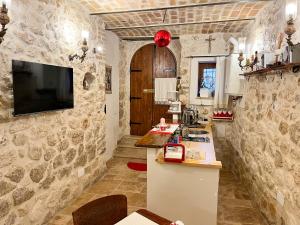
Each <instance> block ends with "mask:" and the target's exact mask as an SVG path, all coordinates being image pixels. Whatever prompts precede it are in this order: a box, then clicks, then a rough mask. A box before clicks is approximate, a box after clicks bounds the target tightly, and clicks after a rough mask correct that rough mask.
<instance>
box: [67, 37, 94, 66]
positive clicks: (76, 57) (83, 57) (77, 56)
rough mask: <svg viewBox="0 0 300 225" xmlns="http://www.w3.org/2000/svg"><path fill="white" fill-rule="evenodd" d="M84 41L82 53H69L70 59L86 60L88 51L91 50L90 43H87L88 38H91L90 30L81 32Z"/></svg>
mask: <svg viewBox="0 0 300 225" xmlns="http://www.w3.org/2000/svg"><path fill="white" fill-rule="evenodd" d="M81 36H82V38H83V41H82V45H81V50H82V52H83V53H82V55H81V56H80V55H78V54H74V55H69V60H70V61H73V60H74V59H79V60H80V61H81V62H83V61H84V59H85V57H86V53H87V51H88V50H89V47H88V44H87V39H88V38H89V32H88V31H82V34H81Z"/></svg>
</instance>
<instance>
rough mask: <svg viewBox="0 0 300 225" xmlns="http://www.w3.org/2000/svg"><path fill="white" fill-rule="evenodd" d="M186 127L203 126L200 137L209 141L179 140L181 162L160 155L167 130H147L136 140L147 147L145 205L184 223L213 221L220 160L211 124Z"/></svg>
mask: <svg viewBox="0 0 300 225" xmlns="http://www.w3.org/2000/svg"><path fill="white" fill-rule="evenodd" d="M190 130H196V131H197V130H206V131H207V132H208V133H207V134H201V137H208V138H209V139H210V142H209V143H206V142H192V141H184V142H182V144H184V145H185V148H186V160H185V161H184V162H182V163H172V162H165V161H164V159H163V149H162V148H163V146H164V145H165V144H166V143H167V142H168V140H169V138H170V137H171V134H159V133H153V132H149V133H147V134H146V135H145V136H144V137H143V138H142V139H141V140H140V141H138V142H137V143H136V146H138V147H147V209H148V210H150V211H152V212H154V213H159V214H160V215H162V216H163V217H166V218H170V219H171V220H173V221H176V220H182V221H183V222H184V224H185V225H199V224H205V225H216V224H217V205H218V186H219V171H220V169H221V168H222V163H221V162H220V161H217V160H216V155H215V149H214V143H213V135H212V129H211V125H210V124H208V125H206V127H205V128H190ZM196 152H197V154H194V153H196ZM174 206H176V207H174Z"/></svg>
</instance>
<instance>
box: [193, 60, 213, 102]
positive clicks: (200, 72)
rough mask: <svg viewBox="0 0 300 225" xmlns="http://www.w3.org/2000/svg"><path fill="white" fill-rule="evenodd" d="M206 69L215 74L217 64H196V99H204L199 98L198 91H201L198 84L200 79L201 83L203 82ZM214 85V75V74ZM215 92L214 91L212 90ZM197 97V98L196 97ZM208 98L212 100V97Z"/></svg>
mask: <svg viewBox="0 0 300 225" xmlns="http://www.w3.org/2000/svg"><path fill="white" fill-rule="evenodd" d="M206 69H214V70H215V73H216V71H217V64H216V63H199V64H198V86H197V97H198V98H205V97H201V96H200V93H199V92H200V89H201V87H200V86H201V84H200V79H201V80H202V81H204V80H205V76H204V75H205V70H206ZM215 84H216V74H215ZM214 91H215V89H214ZM198 95H199V96H198ZM208 98H214V97H208Z"/></svg>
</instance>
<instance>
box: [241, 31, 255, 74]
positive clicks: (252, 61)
mask: <svg viewBox="0 0 300 225" xmlns="http://www.w3.org/2000/svg"><path fill="white" fill-rule="evenodd" d="M245 51H246V38H245V37H243V38H239V52H240V55H239V57H238V61H239V66H240V68H241V70H244V69H249V68H250V69H251V70H252V71H253V68H254V66H255V65H256V64H257V63H258V52H257V51H256V52H255V55H252V56H251V59H248V58H246V63H245V64H244V65H242V63H243V61H244V60H245V57H244V52H245Z"/></svg>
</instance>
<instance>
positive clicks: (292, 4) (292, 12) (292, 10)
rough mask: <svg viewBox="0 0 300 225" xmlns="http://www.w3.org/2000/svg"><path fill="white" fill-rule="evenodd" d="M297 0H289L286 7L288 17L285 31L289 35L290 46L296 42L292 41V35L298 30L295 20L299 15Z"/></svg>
mask: <svg viewBox="0 0 300 225" xmlns="http://www.w3.org/2000/svg"><path fill="white" fill-rule="evenodd" d="M297 8H298V4H297V0H295V1H294V0H287V2H286V7H285V14H286V19H287V26H286V28H285V29H284V32H285V33H286V35H287V36H288V37H287V39H286V40H287V43H288V45H289V46H290V47H293V46H294V43H293V42H292V35H293V34H294V33H295V32H296V27H295V24H294V21H295V19H296V17H297Z"/></svg>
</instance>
